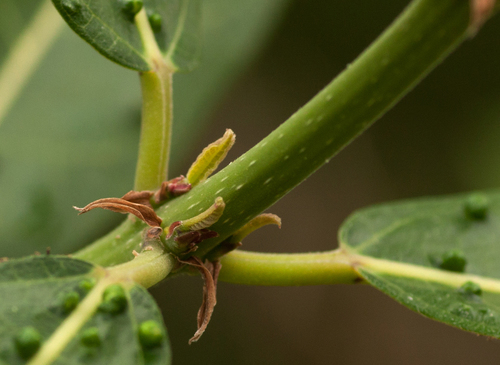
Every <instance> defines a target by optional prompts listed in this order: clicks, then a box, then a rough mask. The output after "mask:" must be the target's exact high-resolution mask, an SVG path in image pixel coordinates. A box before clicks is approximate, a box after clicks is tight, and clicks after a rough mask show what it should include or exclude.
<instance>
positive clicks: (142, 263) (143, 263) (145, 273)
mask: <svg viewBox="0 0 500 365" xmlns="http://www.w3.org/2000/svg"><path fill="white" fill-rule="evenodd" d="M176 263H177V261H176V259H175V257H174V256H172V255H171V254H170V253H168V252H165V251H164V250H163V249H158V248H157V249H155V250H152V251H143V252H142V253H141V254H140V255H139V256H136V257H135V258H134V259H133V260H132V261H129V262H126V263H124V264H121V265H117V266H113V267H111V268H109V275H110V276H111V277H114V278H122V279H121V280H124V281H127V280H128V281H132V282H134V283H136V284H139V285H142V286H143V287H145V288H150V287H152V286H153V285H155V284H157V283H159V282H160V281H162V280H163V279H165V278H166V277H167V275H168V274H169V273H170V272H171V271H172V269H173V268H174V266H175V264H176Z"/></svg>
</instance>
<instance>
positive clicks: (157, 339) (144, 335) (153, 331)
mask: <svg viewBox="0 0 500 365" xmlns="http://www.w3.org/2000/svg"><path fill="white" fill-rule="evenodd" d="M139 341H140V342H141V345H142V346H143V347H146V348H153V347H158V346H160V345H161V342H162V341H163V331H162V328H161V325H160V324H159V323H158V322H156V321H153V320H150V321H145V322H142V323H141V324H140V326H139Z"/></svg>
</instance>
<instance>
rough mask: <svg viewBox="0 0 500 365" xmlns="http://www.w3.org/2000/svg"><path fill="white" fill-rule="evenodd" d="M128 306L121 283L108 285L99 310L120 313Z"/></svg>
mask: <svg viewBox="0 0 500 365" xmlns="http://www.w3.org/2000/svg"><path fill="white" fill-rule="evenodd" d="M126 307H127V297H126V295H125V290H124V289H123V287H122V286H121V285H120V284H113V285H110V286H108V287H107V288H106V290H105V291H104V293H103V294H102V303H101V305H100V306H99V310H101V311H103V312H106V313H111V314H119V313H121V312H123V311H124V310H125V308H126Z"/></svg>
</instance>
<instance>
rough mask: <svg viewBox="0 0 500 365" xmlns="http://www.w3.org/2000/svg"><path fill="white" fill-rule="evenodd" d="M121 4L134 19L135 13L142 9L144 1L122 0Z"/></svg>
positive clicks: (131, 18)
mask: <svg viewBox="0 0 500 365" xmlns="http://www.w3.org/2000/svg"><path fill="white" fill-rule="evenodd" d="M121 5H122V11H123V12H124V13H125V14H126V15H127V16H128V17H129V19H130V20H131V21H133V20H134V17H135V15H136V14H137V13H138V12H139V11H141V9H142V6H143V3H142V0H121Z"/></svg>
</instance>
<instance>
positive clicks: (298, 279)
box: [219, 250, 360, 286]
mask: <svg viewBox="0 0 500 365" xmlns="http://www.w3.org/2000/svg"><path fill="white" fill-rule="evenodd" d="M221 263H222V270H221V273H220V276H219V280H221V281H226V282H228V283H234V284H245V285H277V286H298V285H324V284H353V283H357V282H359V281H360V277H359V275H358V274H357V273H356V271H355V270H354V268H353V267H352V265H351V263H350V260H349V258H348V257H347V256H346V255H345V254H344V253H343V252H342V251H341V250H335V251H329V252H313V253H303V254H302V253H301V254H276V253H258V252H247V251H240V250H236V251H234V252H231V253H229V254H227V255H226V256H224V257H223V258H222V260H221Z"/></svg>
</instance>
